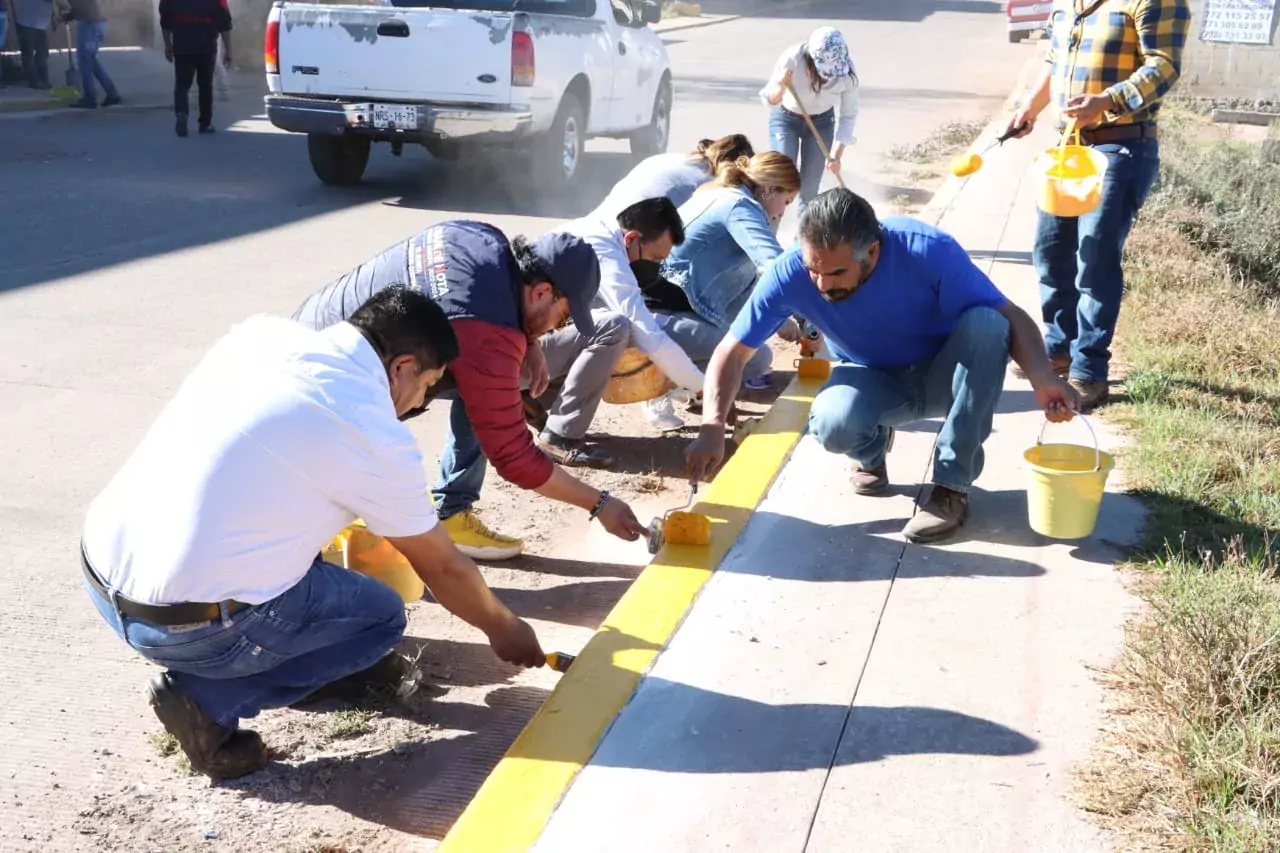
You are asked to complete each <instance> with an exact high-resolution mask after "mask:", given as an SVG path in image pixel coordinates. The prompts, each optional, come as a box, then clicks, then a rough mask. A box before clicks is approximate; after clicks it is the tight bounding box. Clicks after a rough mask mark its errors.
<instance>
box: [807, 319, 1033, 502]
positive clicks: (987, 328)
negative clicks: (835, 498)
mask: <svg viewBox="0 0 1280 853" xmlns="http://www.w3.org/2000/svg"><path fill="white" fill-rule="evenodd" d="M1008 362H1009V321H1008V320H1006V319H1005V318H1004V315H1003V314H1001V313H1000V312H999V311H996V310H995V309H993V308H970V309H969V310H968V311H966V312H964V313H963V314H961V315H960V320H959V321H958V322H957V323H956V327H955V329H953V330H952V332H951V336H950V337H949V338H948V339H947V342H946V343H945V344H944V345H943V347H942V349H941V350H940V351H939V352H938V354H937V355H936V356H934V357H933V358H932V359H930V360H928V361H924V362H921V363H920V364H915V365H912V366H910V367H903V368H897V369H893V370H879V369H876V368H872V367H862V366H860V365H854V364H840V365H837V366H836V367H835V369H834V370H833V371H832V372H831V378H830V379H829V380H828V381H827V384H826V385H825V386H824V387H823V389H822V390H821V391H820V392H818V396H817V397H815V398H814V400H813V406H812V408H811V409H810V410H809V432H810V433H812V434H813V435H814V437H815V438H817V439H818V441H819V442H820V443H821V444H822V446H823V447H825V448H826V449H827V450H830V451H831V452H832V453H842V454H844V455H845V456H849V457H850V458H852V459H853V460H854V461H855V462H857V463H858V465H860V466H861V467H863V468H867V469H870V468H878V467H879V466H881V465H883V464H884V454H885V443H886V442H887V441H888V438H889V430H888V428H889V427H894V426H902V425H903V424H909V423H911V422H913V421H918V420H920V419H921V418H936V417H942V416H945V417H946V421H944V422H943V424H942V430H941V431H940V432H939V433H938V440H937V443H936V444H935V445H934V449H933V482H934V483H935V484H937V485H939V486H946V487H947V488H949V489H955V490H956V491H958V492H967V491H969V486H970V485H972V484H973V481H974V480H976V479H978V475H979V474H981V473H982V465H983V461H984V457H983V453H982V444H983V442H985V441H986V440H987V436H989V435H991V419H992V417H993V416H994V414H995V409H996V403H997V401H999V399H1000V391H1001V389H1002V388H1003V387H1004V372H1005V368H1006V367H1007V366H1008Z"/></svg>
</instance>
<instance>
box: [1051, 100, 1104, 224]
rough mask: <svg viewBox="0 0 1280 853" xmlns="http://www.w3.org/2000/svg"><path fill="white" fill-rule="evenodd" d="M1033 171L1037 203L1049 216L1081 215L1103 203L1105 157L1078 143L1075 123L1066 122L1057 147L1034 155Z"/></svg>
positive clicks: (1078, 138) (1078, 129) (1078, 131)
mask: <svg viewBox="0 0 1280 853" xmlns="http://www.w3.org/2000/svg"><path fill="white" fill-rule="evenodd" d="M1073 138H1074V140H1075V141H1074V142H1072V141H1071V140H1072V139H1073ZM1036 171H1037V172H1039V173H1040V191H1039V198H1038V204H1039V205H1040V209H1041V210H1043V211H1044V212H1045V213H1047V214H1049V215H1050V216H1062V217H1068V218H1070V217H1076V216H1083V215H1085V214H1086V213H1090V212H1091V211H1093V210H1095V209H1096V208H1097V207H1098V205H1100V204H1102V183H1103V180H1104V179H1105V177H1106V173H1107V157H1106V155H1105V154H1103V153H1102V152H1101V151H1098V150H1096V149H1094V148H1090V147H1089V146H1087V145H1081V144H1080V128H1079V127H1077V126H1076V124H1075V122H1071V123H1069V124H1068V125H1067V129H1066V131H1065V132H1064V133H1063V134H1062V141H1061V142H1060V143H1058V146H1057V147H1056V148H1049V149H1047V150H1045V151H1043V152H1041V154H1040V156H1039V157H1037V158H1036Z"/></svg>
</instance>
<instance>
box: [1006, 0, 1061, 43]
mask: <svg viewBox="0 0 1280 853" xmlns="http://www.w3.org/2000/svg"><path fill="white" fill-rule="evenodd" d="M1052 12H1053V3H1051V2H1050V3H1046V2H1045V0H1007V2H1006V3H1005V4H1004V15H1005V18H1006V19H1007V20H1008V22H1009V41H1010V42H1013V43H1015V44H1016V43H1018V42H1020V41H1022V40H1023V39H1024V38H1026V37H1027V36H1028V35H1030V34H1031V33H1034V32H1036V31H1037V30H1043V29H1044V28H1045V25H1046V24H1047V23H1049V15H1050V14H1052Z"/></svg>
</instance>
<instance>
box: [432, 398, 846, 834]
mask: <svg viewBox="0 0 1280 853" xmlns="http://www.w3.org/2000/svg"><path fill="white" fill-rule="evenodd" d="M821 387H822V380H818V379H800V378H797V379H795V380H793V381H792V383H791V384H790V385H789V386H787V389H786V391H784V392H783V394H782V396H781V397H780V398H779V399H778V401H777V402H776V403H774V405H773V407H772V408H771V409H770V411H769V413H768V414H767V415H766V416H765V417H764V420H763V421H762V422H761V423H760V425H759V427H758V428H757V429H756V431H755V432H753V433H752V434H751V435H750V436H748V437H747V438H746V440H745V441H743V443H742V446H741V447H739V448H738V450H737V452H736V453H735V454H734V456H733V458H732V459H730V460H729V462H728V463H727V464H726V465H725V466H724V468H723V469H722V470H721V471H720V473H719V474H718V475H717V476H716V478H715V480H714V481H713V482H712V483H711V485H710V486H709V487H708V488H707V489H706V491H705V493H704V496H703V497H702V499H701V500H699V501H698V503H697V504H696V505H695V506H694V507H693V510H692V511H694V512H701V513H705V514H706V515H708V516H710V517H711V520H712V526H711V545H710V546H709V547H707V548H695V547H691V546H681V545H669V546H667V547H666V548H664V549H663V550H662V551H661V552H660V553H659V554H658V555H657V556H656V557H655V558H654V559H653V561H652V562H651V563H650V564H649V565H648V566H647V567H646V568H645V570H644V571H643V572H641V573H640V577H638V578H637V579H636V581H635V583H633V584H632V585H631V588H630V589H629V590H627V593H626V594H625V595H624V596H623V597H622V599H621V600H620V601H619V602H618V603H617V604H616V605H615V606H614V608H613V610H612V611H611V612H610V613H609V616H608V617H607V618H606V619H605V620H604V622H603V624H601V626H600V629H599V631H597V632H596V634H595V635H594V636H593V637H592V638H591V640H590V642H588V643H587V645H586V647H585V648H584V649H583V650H582V652H581V654H579V655H578V657H577V660H575V661H574V663H573V666H572V667H570V669H569V671H568V672H567V673H566V674H565V675H564V676H563V677H562V678H561V679H560V683H559V684H558V685H556V688H555V690H554V691H552V693H551V695H550V696H549V697H547V700H546V702H544V703H543V705H542V707H541V708H540V709H539V710H538V713H537V714H535V715H534V717H533V719H532V720H530V721H529V724H528V725H527V726H525V728H524V731H523V732H521V733H520V736H519V737H518V738H516V741H515V743H513V744H512V745H511V748H510V749H508V750H507V753H506V755H505V756H504V757H503V758H502V760H501V761H500V762H499V763H498V766H497V767H495V768H494V770H493V772H492V773H490V774H489V778H488V779H486V780H485V783H484V785H482V786H481V788H480V790H479V791H478V792H477V793H476V795H475V797H474V798H473V799H472V800H471V803H470V804H469V805H468V806H467V809H466V811H464V812H463V813H462V816H461V817H459V818H458V821H457V823H455V824H454V825H453V829H452V830H450V832H449V834H448V835H446V836H445V838H444V841H443V842H441V844H440V847H438V848H437V850H438V851H439V853H518V851H524V850H528V849H529V848H530V847H531V846H532V845H533V844H534V842H536V841H537V840H538V837H539V836H540V835H541V834H542V830H543V828H544V827H545V826H546V824H547V821H548V820H550V818H551V814H552V813H553V812H554V811H555V809H556V807H557V806H558V805H559V803H560V800H561V798H562V797H563V796H564V794H565V792H566V791H567V790H568V788H569V785H570V784H571V783H572V782H573V778H574V776H576V775H577V773H578V771H579V770H581V769H582V767H583V765H585V764H586V763H587V761H588V760H589V759H590V758H591V755H592V754H593V753H594V752H595V749H596V746H597V744H598V743H599V742H600V738H601V737H602V736H603V735H604V732H605V729H607V728H608V727H609V725H610V724H611V723H612V722H613V719H614V717H616V716H617V714H618V712H619V711H620V710H622V707H623V706H624V705H625V704H626V703H627V701H628V700H629V699H630V698H631V694H632V693H633V692H634V691H635V688H636V684H637V683H638V682H639V681H640V676H641V675H642V674H643V673H644V672H645V671H646V670H647V669H648V668H649V666H650V664H651V663H652V662H653V659H654V657H656V656H657V654H658V652H659V651H660V650H661V649H662V648H663V647H664V646H665V645H666V644H667V641H668V640H670V638H671V636H672V635H673V634H674V633H675V631H676V628H677V627H679V625H680V622H681V621H683V619H684V616H685V613H686V612H687V611H688V609H689V606H690V605H691V604H692V603H693V600H694V598H695V597H696V596H697V595H698V592H699V591H700V590H701V589H702V586H703V584H705V583H706V582H707V579H708V578H709V577H711V573H712V571H714V570H715V568H716V567H717V566H719V565H720V561H721V560H722V559H724V556H725V555H726V554H727V553H728V551H729V549H730V548H731V547H732V546H733V543H734V541H735V540H736V539H737V538H738V534H739V533H741V532H742V528H743V527H744V526H746V523H747V520H748V519H749V518H750V517H751V513H752V511H753V510H754V509H755V508H756V506H757V505H758V504H759V503H760V500H761V499H762V498H763V497H764V495H765V492H767V491H768V489H769V486H770V485H772V483H773V480H774V478H775V477H776V476H777V473H778V471H780V470H781V469H782V466H783V465H784V464H785V463H786V461H787V459H788V458H789V457H790V455H791V451H792V450H793V449H794V448H795V445H796V442H797V441H798V440H799V438H800V436H801V435H802V434H803V433H804V428H805V422H806V419H807V418H808V414H809V406H810V404H811V403H812V402H813V397H814V395H815V394H817V393H818V390H819V389H820V388H821Z"/></svg>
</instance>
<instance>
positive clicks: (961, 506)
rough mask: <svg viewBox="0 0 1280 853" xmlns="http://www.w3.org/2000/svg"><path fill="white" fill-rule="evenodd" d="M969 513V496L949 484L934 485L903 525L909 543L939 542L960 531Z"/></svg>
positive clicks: (904, 534)
mask: <svg viewBox="0 0 1280 853" xmlns="http://www.w3.org/2000/svg"><path fill="white" fill-rule="evenodd" d="M968 516H969V496H968V495H966V494H965V493H964V492H957V491H956V490H955V489H948V488H947V487H946V486H938V485H934V487H933V488H932V489H931V490H930V492H929V499H928V500H927V501H925V502H924V504H922V505H921V506H920V507H919V508H918V509H917V510H916V514H915V516H913V517H912V519H911V520H910V521H908V522H907V526H906V527H904V528H902V535H903V536H905V537H906V538H907V541H908V542H915V543H917V544H921V543H925V542H938V541H940V540H942V539H946V538H947V537H948V536H951V535H952V534H953V533H955V532H956V531H957V530H959V529H960V528H961V527H962V526H963V525H964V522H965V519H966V518H968Z"/></svg>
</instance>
